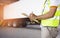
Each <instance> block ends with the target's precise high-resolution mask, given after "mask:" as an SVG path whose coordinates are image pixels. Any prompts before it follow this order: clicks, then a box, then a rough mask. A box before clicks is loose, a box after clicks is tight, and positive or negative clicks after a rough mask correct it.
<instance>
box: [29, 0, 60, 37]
mask: <svg viewBox="0 0 60 38" xmlns="http://www.w3.org/2000/svg"><path fill="white" fill-rule="evenodd" d="M41 3H42V2H41ZM59 16H60V0H46V4H45V9H44V12H43V14H42V15H39V16H37V15H35V14H34V13H31V14H30V15H29V18H30V20H31V21H34V20H33V19H36V20H41V38H56V36H57V32H58V31H57V27H58V25H59Z"/></svg>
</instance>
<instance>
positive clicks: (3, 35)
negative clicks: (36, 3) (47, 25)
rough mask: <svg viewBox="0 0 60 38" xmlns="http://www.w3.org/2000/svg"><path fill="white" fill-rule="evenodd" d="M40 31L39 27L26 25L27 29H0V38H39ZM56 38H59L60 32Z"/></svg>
mask: <svg viewBox="0 0 60 38" xmlns="http://www.w3.org/2000/svg"><path fill="white" fill-rule="evenodd" d="M58 30H60V27H59V28H58ZM40 31H41V30H40V27H39V25H35V26H34V25H33V26H32V25H28V26H27V28H12V27H3V28H2V27H0V38H40V36H41V35H40V34H41V33H40ZM57 38H60V31H59V32H58V36H57Z"/></svg>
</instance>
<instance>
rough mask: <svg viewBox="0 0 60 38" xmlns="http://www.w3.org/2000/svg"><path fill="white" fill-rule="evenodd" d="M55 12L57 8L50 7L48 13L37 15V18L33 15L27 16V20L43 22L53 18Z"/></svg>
mask: <svg viewBox="0 0 60 38" xmlns="http://www.w3.org/2000/svg"><path fill="white" fill-rule="evenodd" d="M56 10H57V6H51V7H50V11H49V12H48V13H46V14H43V15H39V16H36V15H35V14H33V13H31V14H30V16H29V19H30V20H33V19H38V20H43V19H48V18H52V17H54V15H55V13H56Z"/></svg>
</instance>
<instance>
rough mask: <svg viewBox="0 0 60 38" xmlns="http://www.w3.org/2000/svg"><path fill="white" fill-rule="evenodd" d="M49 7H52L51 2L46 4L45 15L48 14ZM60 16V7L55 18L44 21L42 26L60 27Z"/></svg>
mask: <svg viewBox="0 0 60 38" xmlns="http://www.w3.org/2000/svg"><path fill="white" fill-rule="evenodd" d="M49 5H50V1H49V0H48V1H47V2H46V7H45V11H44V12H43V13H44V14H45V13H47V12H48V11H47V10H49ZM59 16H60V5H59V6H58V9H57V11H56V13H55V16H54V17H53V18H49V19H45V20H42V21H41V25H42V26H50V27H57V26H58V25H59Z"/></svg>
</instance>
